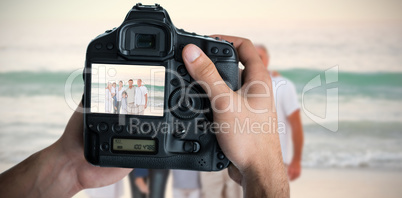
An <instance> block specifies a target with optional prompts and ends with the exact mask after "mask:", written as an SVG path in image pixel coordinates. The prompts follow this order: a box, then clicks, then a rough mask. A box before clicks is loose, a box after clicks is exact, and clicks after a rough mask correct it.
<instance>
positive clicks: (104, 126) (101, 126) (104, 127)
mask: <svg viewBox="0 0 402 198" xmlns="http://www.w3.org/2000/svg"><path fill="white" fill-rule="evenodd" d="M97 129H98V131H99V132H106V131H107V130H108V129H109V126H108V125H107V124H106V123H104V122H101V123H99V124H98V126H97Z"/></svg>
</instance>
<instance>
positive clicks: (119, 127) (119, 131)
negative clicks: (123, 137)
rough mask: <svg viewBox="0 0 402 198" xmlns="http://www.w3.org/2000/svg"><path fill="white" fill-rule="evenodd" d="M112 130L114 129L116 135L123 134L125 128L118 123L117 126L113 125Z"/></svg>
mask: <svg viewBox="0 0 402 198" xmlns="http://www.w3.org/2000/svg"><path fill="white" fill-rule="evenodd" d="M112 129H113V132H115V133H121V132H123V129H124V127H123V125H119V124H118V123H115V124H113V127H112Z"/></svg>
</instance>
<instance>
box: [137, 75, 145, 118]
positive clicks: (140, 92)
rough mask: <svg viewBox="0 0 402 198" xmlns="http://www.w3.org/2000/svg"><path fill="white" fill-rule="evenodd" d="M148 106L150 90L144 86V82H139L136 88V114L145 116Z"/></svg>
mask: <svg viewBox="0 0 402 198" xmlns="http://www.w3.org/2000/svg"><path fill="white" fill-rule="evenodd" d="M147 104H148V89H147V88H146V87H145V86H143V85H142V80H141V79H138V80H137V87H136V88H135V105H136V111H135V114H138V115H144V111H145V109H146V108H147Z"/></svg>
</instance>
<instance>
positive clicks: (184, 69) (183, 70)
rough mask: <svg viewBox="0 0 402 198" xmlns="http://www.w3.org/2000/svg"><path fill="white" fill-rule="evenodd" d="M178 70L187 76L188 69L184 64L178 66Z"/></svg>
mask: <svg viewBox="0 0 402 198" xmlns="http://www.w3.org/2000/svg"><path fill="white" fill-rule="evenodd" d="M177 72H178V73H179V74H180V75H181V76H185V75H186V74H187V70H186V67H185V66H184V65H180V66H179V67H178V68H177Z"/></svg>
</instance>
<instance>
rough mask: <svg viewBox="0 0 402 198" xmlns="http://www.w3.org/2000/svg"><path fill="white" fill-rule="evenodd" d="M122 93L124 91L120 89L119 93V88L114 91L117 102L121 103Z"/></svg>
mask: <svg viewBox="0 0 402 198" xmlns="http://www.w3.org/2000/svg"><path fill="white" fill-rule="evenodd" d="M123 91H124V89H123V87H122V88H121V90H120V91H119V88H117V89H116V99H117V101H119V102H120V101H121V98H122V95H123Z"/></svg>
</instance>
